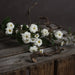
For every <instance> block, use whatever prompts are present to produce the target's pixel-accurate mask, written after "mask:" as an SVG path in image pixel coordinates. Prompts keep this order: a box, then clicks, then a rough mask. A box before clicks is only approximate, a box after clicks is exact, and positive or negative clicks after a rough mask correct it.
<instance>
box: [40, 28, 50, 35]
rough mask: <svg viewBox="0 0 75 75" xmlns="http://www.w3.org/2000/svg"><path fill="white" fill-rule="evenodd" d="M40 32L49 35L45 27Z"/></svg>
mask: <svg viewBox="0 0 75 75" xmlns="http://www.w3.org/2000/svg"><path fill="white" fill-rule="evenodd" d="M41 33H42V35H43V36H48V35H49V32H48V30H47V29H43V30H42V31H41Z"/></svg>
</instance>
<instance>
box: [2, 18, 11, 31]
mask: <svg viewBox="0 0 75 75" xmlns="http://www.w3.org/2000/svg"><path fill="white" fill-rule="evenodd" d="M8 22H10V17H6V18H5V19H4V20H3V21H2V23H1V29H2V30H3V31H5V28H6V24H7V23H8Z"/></svg>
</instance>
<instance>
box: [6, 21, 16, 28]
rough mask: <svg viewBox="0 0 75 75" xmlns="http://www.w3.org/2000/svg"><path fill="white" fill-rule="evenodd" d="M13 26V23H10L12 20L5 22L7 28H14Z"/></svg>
mask: <svg viewBox="0 0 75 75" xmlns="http://www.w3.org/2000/svg"><path fill="white" fill-rule="evenodd" d="M14 27H15V25H14V24H13V23H12V22H8V23H7V28H12V29H13V28H14Z"/></svg>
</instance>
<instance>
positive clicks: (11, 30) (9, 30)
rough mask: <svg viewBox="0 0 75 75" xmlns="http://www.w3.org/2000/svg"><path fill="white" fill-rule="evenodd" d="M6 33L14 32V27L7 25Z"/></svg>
mask: <svg viewBox="0 0 75 75" xmlns="http://www.w3.org/2000/svg"><path fill="white" fill-rule="evenodd" d="M5 33H6V34H12V33H13V29H12V28H9V27H7V28H6V32H5Z"/></svg>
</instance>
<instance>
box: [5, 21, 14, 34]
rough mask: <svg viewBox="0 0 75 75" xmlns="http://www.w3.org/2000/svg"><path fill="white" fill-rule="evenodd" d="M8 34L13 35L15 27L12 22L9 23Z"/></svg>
mask: <svg viewBox="0 0 75 75" xmlns="http://www.w3.org/2000/svg"><path fill="white" fill-rule="evenodd" d="M6 26H7V28H6V34H12V33H13V29H14V27H15V25H14V24H13V23H12V22H9V23H7V25H6Z"/></svg>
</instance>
